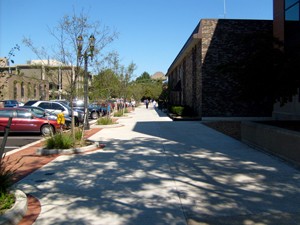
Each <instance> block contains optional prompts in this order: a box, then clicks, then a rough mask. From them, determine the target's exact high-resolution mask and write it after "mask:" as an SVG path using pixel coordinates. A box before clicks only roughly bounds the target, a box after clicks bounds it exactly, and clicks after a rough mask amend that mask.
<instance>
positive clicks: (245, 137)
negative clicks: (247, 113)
mask: <svg viewBox="0 0 300 225" xmlns="http://www.w3.org/2000/svg"><path fill="white" fill-rule="evenodd" d="M241 138H242V141H243V142H245V143H247V144H249V145H252V146H254V147H258V148H261V149H263V150H266V151H268V152H270V153H272V154H275V155H277V156H280V157H281V158H284V159H286V160H288V161H290V162H293V163H295V164H297V165H300V132H296V131H291V130H288V129H283V128H279V127H274V126H269V125H265V124H260V123H255V122H246V121H245V122H242V123H241Z"/></svg>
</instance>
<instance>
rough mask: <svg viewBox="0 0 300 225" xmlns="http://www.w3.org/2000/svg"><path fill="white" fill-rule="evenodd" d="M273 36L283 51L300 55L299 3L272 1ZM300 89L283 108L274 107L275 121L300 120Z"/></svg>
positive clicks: (286, 0) (295, 1)
mask: <svg viewBox="0 0 300 225" xmlns="http://www.w3.org/2000/svg"><path fill="white" fill-rule="evenodd" d="M273 3H274V6H273V9H274V20H273V34H274V37H276V38H278V39H280V40H281V41H282V42H283V43H284V49H283V50H284V51H288V52H291V51H293V52H296V54H300V1H299V0H274V1H273ZM299 92H300V87H299V89H298V95H295V96H294V97H293V98H292V99H290V102H288V103H287V104H285V105H284V106H280V104H279V103H276V104H275V105H274V111H273V117H274V118H276V119H298V120H299V119H300V94H299Z"/></svg>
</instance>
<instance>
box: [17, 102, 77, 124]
mask: <svg viewBox="0 0 300 225" xmlns="http://www.w3.org/2000/svg"><path fill="white" fill-rule="evenodd" d="M19 108H24V109H28V110H29V111H31V112H33V113H34V114H36V115H37V116H38V117H44V118H46V119H49V120H57V115H56V114H55V113H51V112H47V111H46V110H45V109H43V108H41V107H38V106H21V107H19ZM71 124H72V119H71V118H70V117H65V125H66V128H70V127H71Z"/></svg>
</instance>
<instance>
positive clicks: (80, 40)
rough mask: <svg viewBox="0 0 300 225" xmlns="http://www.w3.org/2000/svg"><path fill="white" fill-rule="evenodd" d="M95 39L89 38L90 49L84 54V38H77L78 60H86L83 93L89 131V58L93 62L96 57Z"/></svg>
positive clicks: (85, 122) (92, 36)
mask: <svg viewBox="0 0 300 225" xmlns="http://www.w3.org/2000/svg"><path fill="white" fill-rule="evenodd" d="M95 40H96V39H95V37H94V35H91V36H90V38H89V47H88V48H87V49H86V50H85V51H84V53H83V54H82V46H83V38H82V36H81V35H80V36H79V37H78V38H77V48H78V49H77V50H78V53H77V54H78V58H81V57H83V60H84V86H83V88H84V89H83V91H84V115H85V118H84V129H85V130H89V129H90V124H89V120H88V119H89V116H88V72H87V69H88V58H89V57H91V59H92V60H93V56H94V49H95Z"/></svg>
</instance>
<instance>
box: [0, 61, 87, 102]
mask: <svg viewBox="0 0 300 225" xmlns="http://www.w3.org/2000/svg"><path fill="white" fill-rule="evenodd" d="M0 60H1V63H2V64H0V99H1V100H4V99H16V100H18V101H21V102H26V101H28V100H30V99H35V100H49V99H60V98H68V93H69V88H70V84H71V76H73V77H74V73H75V71H74V70H75V68H74V67H72V66H66V65H63V64H62V63H59V62H57V61H53V60H52V61H49V62H42V61H41V60H34V61H32V62H30V63H29V64H24V65H15V66H9V64H8V62H7V59H5V58H1V59H0ZM78 79H79V81H78V82H77V85H78V87H77V89H80V88H81V89H82V88H83V77H82V76H80V77H79V78H78Z"/></svg>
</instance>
